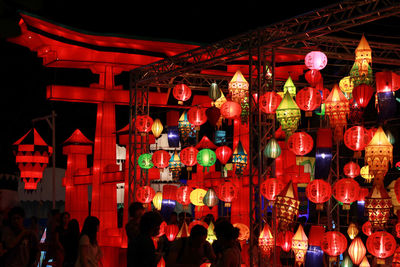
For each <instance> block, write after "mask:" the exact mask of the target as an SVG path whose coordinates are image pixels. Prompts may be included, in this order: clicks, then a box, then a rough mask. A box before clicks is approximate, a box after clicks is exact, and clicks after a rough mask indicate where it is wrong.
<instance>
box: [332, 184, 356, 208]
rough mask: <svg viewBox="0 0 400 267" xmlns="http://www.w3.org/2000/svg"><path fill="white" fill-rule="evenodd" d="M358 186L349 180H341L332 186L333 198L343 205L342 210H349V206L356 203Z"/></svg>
mask: <svg viewBox="0 0 400 267" xmlns="http://www.w3.org/2000/svg"><path fill="white" fill-rule="evenodd" d="M359 191H360V185H359V184H358V183H357V182H356V181H355V180H353V179H351V178H343V179H340V180H338V181H336V183H335V184H334V185H333V196H334V197H335V198H336V199H337V200H338V201H340V202H341V203H343V209H344V210H349V209H350V204H351V203H353V202H354V201H357V199H358V195H359Z"/></svg>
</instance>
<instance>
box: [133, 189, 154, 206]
mask: <svg viewBox="0 0 400 267" xmlns="http://www.w3.org/2000/svg"><path fill="white" fill-rule="evenodd" d="M155 194H156V192H155V191H154V189H153V188H152V187H150V186H147V185H145V186H141V187H139V188H138V189H137V190H136V200H137V201H139V202H140V203H143V204H144V205H145V206H146V205H147V204H149V203H150V202H151V201H152V200H153V198H154V196H155Z"/></svg>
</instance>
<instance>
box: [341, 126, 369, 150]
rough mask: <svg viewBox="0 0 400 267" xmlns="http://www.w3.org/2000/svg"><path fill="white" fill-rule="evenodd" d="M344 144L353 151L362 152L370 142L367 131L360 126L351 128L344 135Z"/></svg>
mask: <svg viewBox="0 0 400 267" xmlns="http://www.w3.org/2000/svg"><path fill="white" fill-rule="evenodd" d="M343 139H344V144H345V145H346V147H347V148H349V149H351V150H353V151H356V152H357V151H361V150H364V148H365V146H366V145H368V143H369V141H370V137H369V133H368V130H367V129H365V128H364V127H362V126H353V127H351V128H349V129H347V130H346V131H345V133H344V137H343Z"/></svg>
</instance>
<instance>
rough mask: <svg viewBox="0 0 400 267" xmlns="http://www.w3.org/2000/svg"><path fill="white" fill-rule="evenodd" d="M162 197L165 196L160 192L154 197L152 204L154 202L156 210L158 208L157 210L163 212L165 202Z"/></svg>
mask: <svg viewBox="0 0 400 267" xmlns="http://www.w3.org/2000/svg"><path fill="white" fill-rule="evenodd" d="M162 195H163V194H162V192H160V191H158V192H157V193H156V194H155V195H154V197H153V201H152V202H153V205H154V208H156V210H161V206H162V200H163V197H162Z"/></svg>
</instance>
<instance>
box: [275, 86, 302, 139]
mask: <svg viewBox="0 0 400 267" xmlns="http://www.w3.org/2000/svg"><path fill="white" fill-rule="evenodd" d="M300 118H301V111H300V109H299V107H298V106H297V104H296V102H295V101H294V100H293V98H292V96H291V95H290V93H289V92H286V93H285V95H284V96H283V99H282V101H281V103H280V104H279V106H278V107H277V109H276V119H277V120H278V121H279V123H280V124H281V127H282V131H284V132H285V134H286V136H288V137H289V136H290V135H292V133H294V131H296V129H297V127H298V125H299V122H300Z"/></svg>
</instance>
